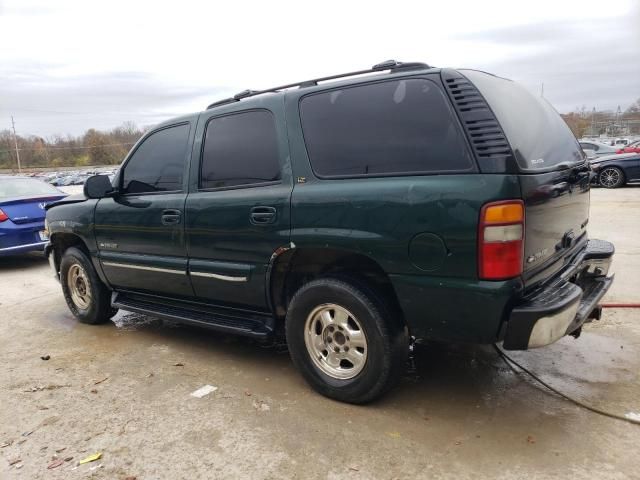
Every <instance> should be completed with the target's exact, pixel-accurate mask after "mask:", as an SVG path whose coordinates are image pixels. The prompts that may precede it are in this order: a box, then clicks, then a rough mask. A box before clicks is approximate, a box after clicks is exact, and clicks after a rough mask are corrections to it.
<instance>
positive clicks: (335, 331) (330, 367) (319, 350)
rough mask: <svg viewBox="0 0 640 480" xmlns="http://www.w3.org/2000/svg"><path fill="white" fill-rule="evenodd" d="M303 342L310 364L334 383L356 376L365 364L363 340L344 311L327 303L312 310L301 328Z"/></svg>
mask: <svg viewBox="0 0 640 480" xmlns="http://www.w3.org/2000/svg"><path fill="white" fill-rule="evenodd" d="M304 330H305V331H304V341H305V345H306V347H307V352H308V353H309V356H310V357H311V360H312V361H313V363H314V364H315V365H316V366H317V367H318V368H319V369H320V370H321V371H322V372H323V373H325V374H327V375H328V376H330V377H331V378H335V379H338V380H348V379H350V378H353V377H355V376H356V375H358V374H359V373H360V372H361V371H362V369H363V368H364V366H365V364H366V361H367V353H368V352H367V337H366V335H365V333H364V330H363V329H362V326H361V325H360V322H359V321H358V319H357V318H356V317H355V316H354V315H353V314H352V313H351V312H349V311H348V310H347V309H345V308H343V307H341V306H339V305H336V304H333V303H327V304H323V305H320V306H318V307H316V308H315V309H313V311H312V312H311V313H310V314H309V316H308V317H307V320H306V322H305V326H304Z"/></svg>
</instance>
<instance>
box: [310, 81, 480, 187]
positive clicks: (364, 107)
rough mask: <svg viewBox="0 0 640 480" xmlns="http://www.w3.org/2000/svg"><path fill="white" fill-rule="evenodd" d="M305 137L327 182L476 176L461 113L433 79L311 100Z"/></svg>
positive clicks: (375, 86)
mask: <svg viewBox="0 0 640 480" xmlns="http://www.w3.org/2000/svg"><path fill="white" fill-rule="evenodd" d="M300 116H301V120H302V130H303V133H304V140H305V143H306V146H307V152H308V154H309V159H310V161H311V165H312V167H313V170H314V172H315V173H316V174H317V175H318V176H320V177H345V176H347V177H348V176H362V175H394V174H397V175H406V174H412V173H415V174H420V173H430V172H455V171H468V170H471V169H472V168H473V163H472V160H471V157H470V155H469V152H468V149H467V146H466V143H465V140H464V137H463V136H462V134H461V132H460V129H459V128H458V126H457V123H456V120H455V113H454V111H453V109H452V108H451V106H450V105H449V101H448V99H447V98H446V97H445V96H444V94H443V93H442V91H441V90H440V88H438V86H437V85H436V84H435V83H433V82H431V81H429V80H425V79H418V78H414V79H405V80H394V81H386V82H379V83H374V84H367V85H358V86H355V87H348V88H343V89H340V90H330V91H327V92H321V93H318V94H312V95H309V96H307V97H304V98H303V100H302V101H301V104H300Z"/></svg>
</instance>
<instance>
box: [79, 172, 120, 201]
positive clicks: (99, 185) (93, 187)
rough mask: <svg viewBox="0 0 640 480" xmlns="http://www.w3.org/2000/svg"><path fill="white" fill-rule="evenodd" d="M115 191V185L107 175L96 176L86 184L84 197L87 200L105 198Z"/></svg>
mask: <svg viewBox="0 0 640 480" xmlns="http://www.w3.org/2000/svg"><path fill="white" fill-rule="evenodd" d="M113 191H114V189H113V185H111V181H110V180H109V177H108V176H106V175H94V176H93V177H89V178H87V181H86V182H84V196H85V197H87V198H104V197H107V196H109V194H111V193H113Z"/></svg>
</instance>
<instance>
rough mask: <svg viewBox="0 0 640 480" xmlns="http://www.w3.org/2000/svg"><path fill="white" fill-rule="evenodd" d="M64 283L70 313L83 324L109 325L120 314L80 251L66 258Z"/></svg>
mask: <svg viewBox="0 0 640 480" xmlns="http://www.w3.org/2000/svg"><path fill="white" fill-rule="evenodd" d="M60 283H61V284H62V292H63V293H64V298H65V300H66V301H67V305H68V306H69V310H71V313H73V315H74V316H75V317H76V318H77V319H78V321H80V322H81V323H87V324H90V325H97V324H100V323H105V322H108V321H109V320H110V319H111V317H113V316H114V315H115V314H116V313H117V311H118V310H117V309H114V308H112V307H111V291H110V290H109V289H108V288H107V287H106V286H105V285H104V283H102V281H101V280H100V278H98V275H97V273H96V271H95V269H94V268H93V264H92V263H91V260H90V259H89V257H88V256H87V255H86V254H85V253H84V252H83V251H82V250H80V249H79V248H76V247H70V248H68V249H67V250H66V251H65V252H64V254H63V255H62V260H61V261H60Z"/></svg>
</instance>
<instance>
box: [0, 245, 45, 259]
mask: <svg viewBox="0 0 640 480" xmlns="http://www.w3.org/2000/svg"><path fill="white" fill-rule="evenodd" d="M46 244H47V242H36V243H28V244H25V245H14V246H12V247H5V248H0V257H5V256H8V255H18V254H20V253H27V252H38V251H39V252H41V251H43V250H44V246H45V245H46Z"/></svg>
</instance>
